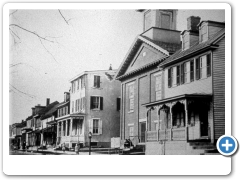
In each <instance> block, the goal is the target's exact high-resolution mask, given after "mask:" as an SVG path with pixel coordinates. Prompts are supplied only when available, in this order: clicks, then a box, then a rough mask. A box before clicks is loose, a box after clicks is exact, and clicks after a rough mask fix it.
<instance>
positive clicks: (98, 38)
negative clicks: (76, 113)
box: [9, 9, 225, 124]
mask: <svg viewBox="0 0 240 180" xmlns="http://www.w3.org/2000/svg"><path fill="white" fill-rule="evenodd" d="M11 13H13V14H11ZM9 14H11V15H10V22H9V24H10V26H9V27H10V29H11V30H10V31H9V42H10V45H9V53H10V59H9V73H10V81H9V92H10V97H9V100H10V107H9V108H10V120H9V122H10V124H12V123H15V122H20V121H21V120H25V119H26V118H27V117H28V116H30V115H31V108H32V107H34V106H35V105H37V104H41V105H46V98H50V102H54V101H58V102H62V101H63V93H64V92H66V91H69V89H70V82H69V80H70V79H71V78H73V77H74V76H76V75H78V74H80V73H81V72H82V71H90V70H104V69H108V68H109V66H110V64H112V67H113V68H114V69H118V67H119V65H120V64H121V62H122V61H123V59H124V57H125V55H126V53H127V51H128V49H129V48H130V46H131V44H132V43H133V41H134V39H135V38H136V36H137V35H138V34H141V33H142V32H143V16H142V13H140V12H136V11H135V10H61V14H62V15H61V14H60V13H59V11H58V10H57V9H56V10H17V11H16V10H11V11H10V12H9ZM192 15H193V16H199V17H201V20H213V21H221V22H223V21H225V18H224V17H225V14H224V10H183V9H180V10H178V15H177V30H179V31H183V30H185V29H186V27H187V18H188V17H189V16H192ZM62 16H63V17H64V18H65V19H64V18H63V17H62ZM16 25H18V26H20V27H22V28H24V29H26V30H29V31H31V32H33V33H37V34H38V35H39V36H41V37H42V38H46V39H47V40H49V41H46V40H44V39H40V38H38V37H37V36H36V35H34V34H33V33H30V32H27V31H26V30H23V29H21V28H19V27H17V26H16Z"/></svg>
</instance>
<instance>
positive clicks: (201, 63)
mask: <svg viewBox="0 0 240 180" xmlns="http://www.w3.org/2000/svg"><path fill="white" fill-rule="evenodd" d="M202 71H203V58H202V57H201V58H200V66H199V72H200V73H199V74H200V75H199V79H201V78H202V76H203V74H202Z"/></svg>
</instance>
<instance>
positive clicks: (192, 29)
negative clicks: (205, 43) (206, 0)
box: [181, 16, 201, 51]
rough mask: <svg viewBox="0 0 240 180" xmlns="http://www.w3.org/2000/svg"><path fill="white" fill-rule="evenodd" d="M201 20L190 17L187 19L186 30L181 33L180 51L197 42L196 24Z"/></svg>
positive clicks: (197, 31)
mask: <svg viewBox="0 0 240 180" xmlns="http://www.w3.org/2000/svg"><path fill="white" fill-rule="evenodd" d="M200 20H201V18H200V17H198V16H197V17H196V16H190V17H188V18H187V30H185V31H183V32H182V33H181V35H182V50H183V51H184V50H186V49H189V48H190V47H192V46H193V45H195V44H196V43H197V42H199V29H198V24H199V22H200Z"/></svg>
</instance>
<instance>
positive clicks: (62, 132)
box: [61, 121, 63, 137]
mask: <svg viewBox="0 0 240 180" xmlns="http://www.w3.org/2000/svg"><path fill="white" fill-rule="evenodd" d="M61 137H63V121H62V122H61Z"/></svg>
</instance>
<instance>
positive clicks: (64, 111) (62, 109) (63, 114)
mask: <svg viewBox="0 0 240 180" xmlns="http://www.w3.org/2000/svg"><path fill="white" fill-rule="evenodd" d="M62 110H63V116H64V115H65V114H66V113H65V108H62Z"/></svg>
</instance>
